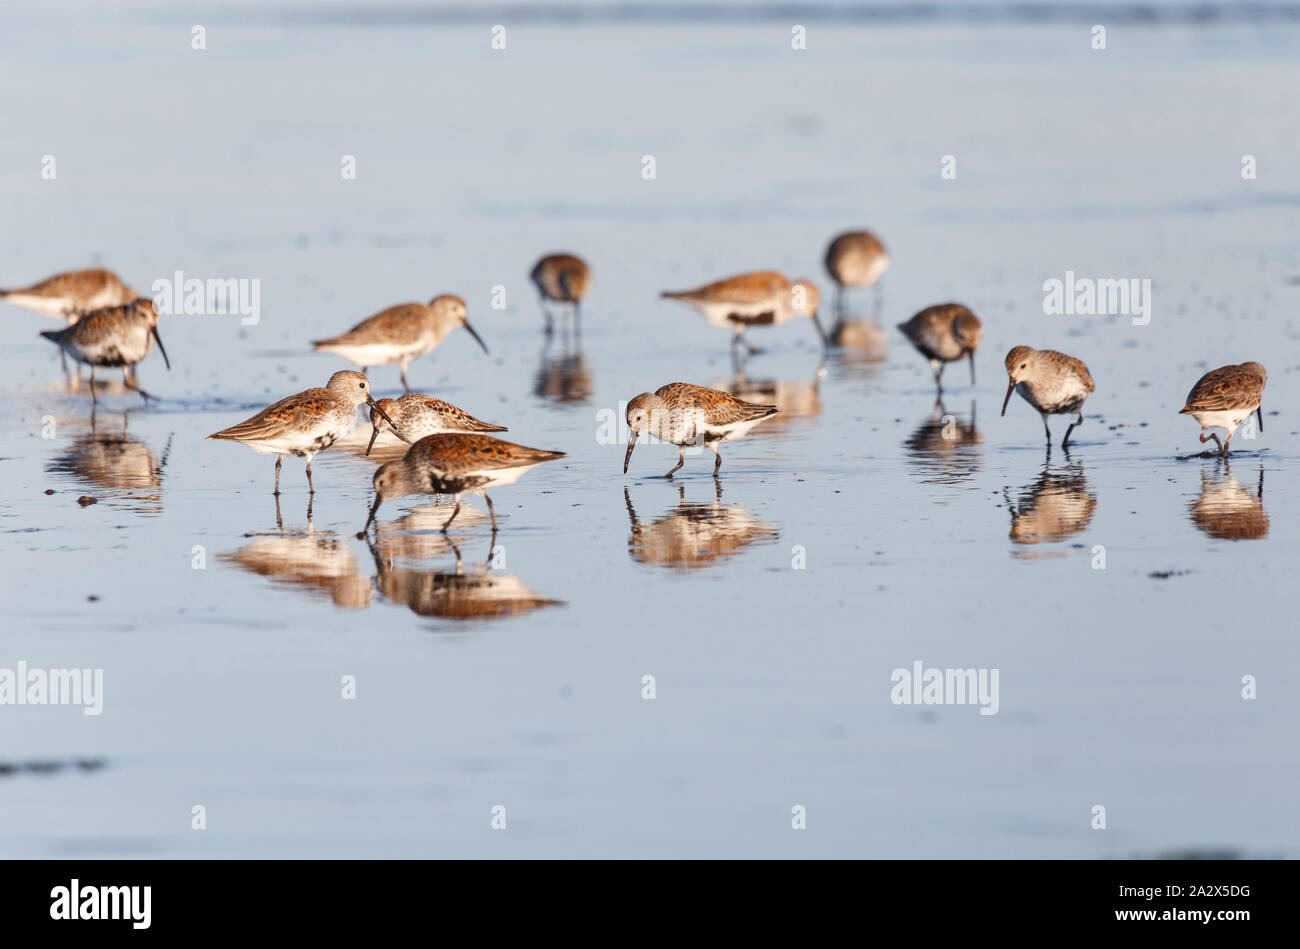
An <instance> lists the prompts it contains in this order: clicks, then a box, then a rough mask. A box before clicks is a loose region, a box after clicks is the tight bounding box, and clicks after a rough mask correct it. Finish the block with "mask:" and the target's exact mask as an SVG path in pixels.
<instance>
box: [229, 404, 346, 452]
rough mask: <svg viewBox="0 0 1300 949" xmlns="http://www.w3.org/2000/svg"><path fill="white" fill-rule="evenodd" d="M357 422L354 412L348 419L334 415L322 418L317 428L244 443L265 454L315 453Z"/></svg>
mask: <svg viewBox="0 0 1300 949" xmlns="http://www.w3.org/2000/svg"><path fill="white" fill-rule="evenodd" d="M356 424H357V416H356V413H355V412H353V413H352V416H351V417H350V418H347V419H343V418H338V417H332V418H329V419H328V421H325V420H322V422H321V424H319V425H317V426H316V427H315V428H310V429H303V430H302V431H299V432H286V433H285V434H283V435H277V436H275V437H274V438H263V439H260V440H258V441H245V442H244V444H245V445H247V446H248V447H249V448H251V449H253V451H257V452H261V453H262V454H264V455H314V454H317V453H318V452H322V451H324V450H325V449H326V448H328V447H330V445H332V444H334V442H336V441H338V440H339V439H340V438H343V437H344V436H345V435H347V434H349V433H350V432H351V431H352V429H354V428H355V427H356ZM326 442H328V444H326Z"/></svg>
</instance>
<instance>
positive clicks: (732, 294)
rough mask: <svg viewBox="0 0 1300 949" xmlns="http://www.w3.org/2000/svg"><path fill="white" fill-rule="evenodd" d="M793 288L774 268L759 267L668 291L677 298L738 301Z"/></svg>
mask: <svg viewBox="0 0 1300 949" xmlns="http://www.w3.org/2000/svg"><path fill="white" fill-rule="evenodd" d="M789 289H790V281H789V280H787V279H786V278H785V276H784V275H783V274H780V273H777V272H776V271H775V270H759V271H755V272H754V273H747V274H740V275H738V276H735V277H727V278H725V279H723V280H717V281H715V282H713V283H710V284H706V285H705V286H703V287H699V288H697V289H695V290H680V291H667V292H665V293H664V294H663V295H664V296H666V297H671V298H673V299H674V300H686V301H689V302H701V303H709V302H714V301H718V302H720V301H727V302H730V303H736V304H746V303H762V302H764V301H765V300H771V299H773V298H774V297H777V296H778V295H780V294H781V293H784V292H786V291H788V290H789Z"/></svg>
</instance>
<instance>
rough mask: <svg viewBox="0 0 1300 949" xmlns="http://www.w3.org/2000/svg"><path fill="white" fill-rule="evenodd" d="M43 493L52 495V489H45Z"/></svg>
mask: <svg viewBox="0 0 1300 949" xmlns="http://www.w3.org/2000/svg"><path fill="white" fill-rule="evenodd" d="M45 493H46V494H53V493H54V489H53V488H46V489H45Z"/></svg>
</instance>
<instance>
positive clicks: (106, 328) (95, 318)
mask: <svg viewBox="0 0 1300 949" xmlns="http://www.w3.org/2000/svg"><path fill="white" fill-rule="evenodd" d="M127 309H129V306H125V307H120V306H114V307H106V308H104V309H102V310H95V311H94V312H92V313H89V314H87V315H86V316H83V317H82V318H81V319H80V320H78V321H77V322H76V323H73V324H72V325H71V326H69V327H67V328H66V329H61V330H46V331H44V332H42V333H41V335H42V336H44V337H45V338H46V339H52V340H54V341H55V342H56V343H65V342H66V343H75V344H76V345H77V346H79V347H81V348H83V349H94V348H96V347H98V346H101V345H102V344H103V343H104V342H105V341H106V340H109V339H111V338H112V337H114V336H116V335H117V334H118V332H120V326H121V323H122V321H123V320H124V319H125V312H124V311H125V310H127Z"/></svg>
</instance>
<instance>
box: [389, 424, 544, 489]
mask: <svg viewBox="0 0 1300 949" xmlns="http://www.w3.org/2000/svg"><path fill="white" fill-rule="evenodd" d="M406 454H407V458H408V459H411V460H413V461H416V460H418V461H424V462H427V463H428V464H429V466H430V467H431V468H432V469H434V470H435V471H438V472H440V473H442V474H443V475H445V476H447V477H451V478H455V477H458V476H461V475H468V474H471V473H473V472H476V471H495V470H498V469H502V468H522V467H525V466H527V465H539V464H541V463H542V462H543V461H552V460H554V459H556V458H563V457H564V452H562V451H546V450H544V449H541V448H528V447H527V446H525V445H516V444H514V443H512V442H507V441H502V440H501V439H500V438H493V437H492V436H490V435H477V434H474V433H469V432H465V433H462V432H445V433H440V434H437V435H426V436H425V437H424V438H421V439H420V440H419V441H418V442H416V443H415V444H414V445H412V446H411V450H410V451H408V452H407V453H406Z"/></svg>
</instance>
